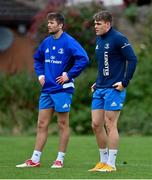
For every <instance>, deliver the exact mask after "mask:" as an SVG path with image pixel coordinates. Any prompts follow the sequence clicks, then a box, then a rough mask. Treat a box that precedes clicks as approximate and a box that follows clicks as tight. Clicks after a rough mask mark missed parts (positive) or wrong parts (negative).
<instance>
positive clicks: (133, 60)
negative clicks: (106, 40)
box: [120, 38, 137, 87]
mask: <svg viewBox="0 0 152 180" xmlns="http://www.w3.org/2000/svg"><path fill="white" fill-rule="evenodd" d="M120 44H121V47H120V48H121V53H122V54H123V56H124V57H125V59H126V61H127V67H126V73H125V77H124V79H123V81H122V85H123V86H124V87H127V86H128V84H129V81H130V80H131V79H132V76H133V74H134V72H135V69H136V64H137V57H136V55H135V52H134V50H133V48H132V46H131V45H130V44H129V42H128V40H127V39H126V38H121V41H120Z"/></svg>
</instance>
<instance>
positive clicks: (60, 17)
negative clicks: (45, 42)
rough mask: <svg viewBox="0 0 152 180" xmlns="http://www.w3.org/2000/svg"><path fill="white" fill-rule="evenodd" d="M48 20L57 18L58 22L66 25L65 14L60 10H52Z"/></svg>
mask: <svg viewBox="0 0 152 180" xmlns="http://www.w3.org/2000/svg"><path fill="white" fill-rule="evenodd" d="M47 20H55V21H57V23H58V24H63V26H64V21H65V20H64V16H63V15H62V14H61V13H58V12H51V13H48V14H47Z"/></svg>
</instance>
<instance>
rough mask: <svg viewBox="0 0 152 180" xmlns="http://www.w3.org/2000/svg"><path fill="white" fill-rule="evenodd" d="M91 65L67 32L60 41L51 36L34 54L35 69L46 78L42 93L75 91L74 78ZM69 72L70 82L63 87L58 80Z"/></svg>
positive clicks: (84, 53)
mask: <svg viewBox="0 0 152 180" xmlns="http://www.w3.org/2000/svg"><path fill="white" fill-rule="evenodd" d="M88 63H89V58H88V56H87V53H86V51H85V50H84V49H83V48H82V46H81V45H80V44H79V43H78V42H77V41H76V40H75V39H74V38H73V37H71V36H70V35H68V34H67V33H66V32H63V33H62V35H61V36H60V37H59V38H58V39H54V37H53V36H49V37H47V38H46V39H44V41H43V42H42V43H41V44H40V46H39V48H38V50H37V51H36V53H35V54H34V68H35V72H36V74H37V76H40V75H44V76H45V84H44V86H43V87H42V92H46V93H56V92H68V93H73V91H74V78H75V77H77V76H78V75H79V74H80V72H81V71H82V70H83V69H84V68H85V67H86V66H87V64H88ZM63 72H67V75H68V78H69V81H68V82H66V83H64V84H63V85H61V84H58V83H57V82H56V78H57V77H58V76H61V75H62V73H63Z"/></svg>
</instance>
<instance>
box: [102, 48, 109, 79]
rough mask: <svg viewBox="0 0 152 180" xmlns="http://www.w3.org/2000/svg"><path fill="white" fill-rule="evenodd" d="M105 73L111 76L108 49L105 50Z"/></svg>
mask: <svg viewBox="0 0 152 180" xmlns="http://www.w3.org/2000/svg"><path fill="white" fill-rule="evenodd" d="M103 75H104V76H109V57H108V51H105V52H104V68H103Z"/></svg>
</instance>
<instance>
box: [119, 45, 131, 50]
mask: <svg viewBox="0 0 152 180" xmlns="http://www.w3.org/2000/svg"><path fill="white" fill-rule="evenodd" d="M127 46H130V44H125V45H124V46H122V47H121V49H123V48H125V47H127Z"/></svg>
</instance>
